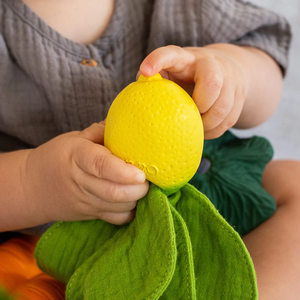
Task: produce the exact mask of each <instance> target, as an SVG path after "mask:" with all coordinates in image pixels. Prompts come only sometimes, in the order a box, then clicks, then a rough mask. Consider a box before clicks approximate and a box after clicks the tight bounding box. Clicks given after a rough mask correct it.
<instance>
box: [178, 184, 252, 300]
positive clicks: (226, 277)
mask: <svg viewBox="0 0 300 300" xmlns="http://www.w3.org/2000/svg"><path fill="white" fill-rule="evenodd" d="M181 194H182V199H181V201H178V202H177V204H176V210H177V211H178V213H179V214H180V215H181V216H182V218H183V219H184V221H185V223H186V226H187V228H188V232H189V235H190V239H191V243H192V245H193V253H194V268H195V276H196V289H197V299H209V300H210V299H211V300H219V299H220V300H223V299H243V300H250V299H251V300H252V299H258V293H257V286H256V277H255V271H254V267H253V263H252V260H251V258H250V255H249V253H248V251H247V249H246V247H245V245H244V243H243V241H242V240H241V238H240V236H239V234H238V233H237V232H236V231H234V230H233V228H232V227H231V226H230V225H229V224H228V223H227V222H226V221H225V219H224V218H223V217H222V216H221V215H220V214H219V213H218V212H217V210H216V209H215V208H214V206H213V205H212V203H211V202H210V201H209V200H208V198H207V197H206V196H204V195H203V194H200V193H199V192H198V191H197V190H196V189H195V188H194V187H192V186H191V185H188V184H187V185H185V186H184V187H183V188H182V189H181ZM173 299H175V298H173ZM181 299H184V298H181Z"/></svg>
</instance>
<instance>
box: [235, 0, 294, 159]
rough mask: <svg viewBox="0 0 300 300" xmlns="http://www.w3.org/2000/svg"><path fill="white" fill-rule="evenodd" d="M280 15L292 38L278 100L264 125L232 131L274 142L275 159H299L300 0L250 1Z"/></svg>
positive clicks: (240, 134) (239, 134)
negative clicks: (286, 21)
mask: <svg viewBox="0 0 300 300" xmlns="http://www.w3.org/2000/svg"><path fill="white" fill-rule="evenodd" d="M250 2H252V3H254V4H256V5H258V6H262V7H265V8H267V9H269V10H272V11H275V12H277V13H280V14H281V15H283V16H284V17H285V18H286V19H287V20H288V21H289V23H290V25H291V28H292V33H293V39H292V44H291V49H290V56H289V68H288V73H287V75H286V77H285V79H284V85H283V93H282V98H281V102H280V104H279V107H278V109H277V111H276V112H275V114H274V115H273V116H272V117H271V118H270V119H269V120H268V121H267V122H265V123H264V124H262V125H260V126H258V127H256V128H253V129H249V130H242V131H241V130H233V132H234V133H235V134H237V135H238V136H245V137H248V136H252V135H259V136H264V137H266V138H267V139H268V140H269V141H270V142H271V143H272V145H273V148H274V152H275V154H274V158H278V159H281V158H284V159H297V160H300V0H250Z"/></svg>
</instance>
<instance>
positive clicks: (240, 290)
mask: <svg viewBox="0 0 300 300" xmlns="http://www.w3.org/2000/svg"><path fill="white" fill-rule="evenodd" d="M36 259H37V262H38V265H39V267H40V268H41V269H42V270H43V271H45V272H46V273H48V274H50V275H51V276H53V277H55V278H57V279H58V280H60V281H62V282H64V283H66V284H67V293H66V297H67V299H72V300H77V299H78V300H82V299H85V300H93V299H95V300H96V299H97V300H99V299H110V300H114V299H115V300H122V299H126V300H127V299H137V300H141V299H170V300H171V299H208V300H218V299H219V300H223V299H244V300H246V299H258V298H257V297H258V296H257V287H256V279H255V272H254V268H253V264H252V261H251V258H250V256H249V253H248V252H247V250H246V248H245V246H244V244H243V242H242V240H241V238H240V236H239V234H238V233H237V232H236V231H235V230H234V229H233V228H232V227H231V226H230V225H229V224H228V223H227V222H226V221H225V220H224V219H223V217H222V216H221V215H220V214H219V213H218V211H217V210H216V209H215V208H214V206H213V205H212V203H211V202H210V201H209V200H208V198H207V197H206V196H204V195H203V194H201V193H200V192H199V191H198V190H196V189H195V188H193V187H192V186H191V185H188V184H187V185H186V186H184V187H183V188H181V190H179V191H178V192H177V193H176V194H173V195H172V196H170V197H167V196H166V195H165V194H163V193H162V191H161V189H160V188H158V187H156V186H155V185H153V184H151V186H150V190H149V193H148V194H147V195H146V196H145V197H144V198H143V199H141V200H140V201H139V202H138V207H137V212H136V217H135V219H134V220H133V221H132V222H131V223H130V224H127V225H122V226H116V225H112V224H109V223H106V222H104V221H101V220H93V221H81V222H57V223H56V224H55V225H54V226H52V227H51V228H50V229H49V230H48V231H47V232H46V233H45V234H44V235H43V236H42V237H41V239H40V241H39V242H38V245H37V249H36Z"/></svg>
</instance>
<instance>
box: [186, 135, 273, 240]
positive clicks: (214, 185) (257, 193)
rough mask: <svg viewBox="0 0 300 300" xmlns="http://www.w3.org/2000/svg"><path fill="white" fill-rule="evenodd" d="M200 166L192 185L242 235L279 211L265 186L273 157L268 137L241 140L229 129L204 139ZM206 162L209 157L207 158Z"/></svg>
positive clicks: (191, 182)
mask: <svg viewBox="0 0 300 300" xmlns="http://www.w3.org/2000/svg"><path fill="white" fill-rule="evenodd" d="M203 157H205V158H206V159H207V160H208V161H209V162H210V166H208V167H207V168H206V169H204V174H203V172H202V170H203V168H201V165H200V167H199V169H198V171H197V172H196V174H195V175H194V177H193V178H192V179H191V180H190V184H192V185H193V186H195V187H196V188H197V189H198V190H199V191H201V192H202V193H203V194H205V195H206V196H207V197H208V198H209V199H210V200H211V202H212V203H213V204H214V205H215V207H216V208H217V209H218V211H219V213H220V214H221V215H222V216H223V217H224V218H225V219H226V220H227V222H228V223H229V224H230V225H231V226H233V228H235V230H236V231H237V232H238V233H239V234H240V235H241V236H243V235H245V234H247V233H248V232H250V231H251V230H253V229H254V228H256V227H257V226H258V225H260V224H261V223H262V222H264V221H265V220H267V219H268V218H269V217H270V216H271V215H272V214H273V213H274V212H275V210H276V202H275V200H274V198H273V197H272V196H271V195H270V194H269V193H268V192H267V191H266V190H265V189H264V188H263V187H262V174H263V171H264V169H265V167H266V165H267V163H268V162H269V161H270V160H271V159H272V157H273V148H272V146H271V144H270V143H269V141H267V140H266V139H265V138H262V137H258V136H254V137H252V138H246V139H239V138H237V137H235V136H234V135H233V134H231V133H230V132H229V131H227V132H225V133H224V134H223V135H222V136H221V137H219V138H217V139H214V140H207V141H205V142H204V149H203ZM204 161H206V160H204Z"/></svg>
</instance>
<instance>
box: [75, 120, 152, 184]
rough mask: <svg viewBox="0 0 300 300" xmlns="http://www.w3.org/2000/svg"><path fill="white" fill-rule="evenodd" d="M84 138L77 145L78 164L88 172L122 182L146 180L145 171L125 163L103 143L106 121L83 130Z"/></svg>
mask: <svg viewBox="0 0 300 300" xmlns="http://www.w3.org/2000/svg"><path fill="white" fill-rule="evenodd" d="M81 136H82V137H83V138H84V139H88V140H89V141H91V142H92V143H89V142H86V141H83V143H82V144H81V145H80V147H77V153H76V159H75V162H76V164H77V165H78V166H79V167H80V168H81V169H82V170H83V171H85V172H86V173H87V174H90V175H93V176H95V177H97V178H99V179H106V180H110V181H113V182H116V183H120V184H141V183H144V182H145V180H146V176H145V173H144V172H143V171H142V170H140V169H138V168H137V167H136V166H134V165H131V164H127V163H125V162H124V161H123V160H122V159H120V158H118V157H117V156H115V155H113V154H112V153H111V152H110V151H109V149H107V148H105V147H104V146H102V145H99V144H97V143H100V144H102V143H103V139H104V123H96V124H93V125H92V126H90V127H88V128H87V129H85V130H83V131H82V132H81Z"/></svg>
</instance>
